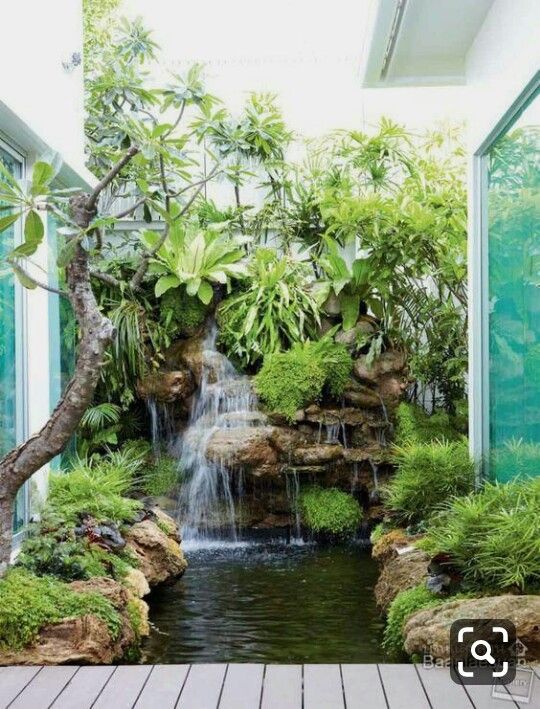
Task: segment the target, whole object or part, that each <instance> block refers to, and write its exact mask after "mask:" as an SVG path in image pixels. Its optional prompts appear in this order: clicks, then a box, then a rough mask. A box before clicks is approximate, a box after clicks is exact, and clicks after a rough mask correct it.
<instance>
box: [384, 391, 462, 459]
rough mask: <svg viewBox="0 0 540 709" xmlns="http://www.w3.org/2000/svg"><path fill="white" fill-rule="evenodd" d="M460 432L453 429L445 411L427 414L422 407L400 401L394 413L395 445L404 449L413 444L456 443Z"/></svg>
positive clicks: (451, 419) (451, 421) (452, 421)
mask: <svg viewBox="0 0 540 709" xmlns="http://www.w3.org/2000/svg"><path fill="white" fill-rule="evenodd" d="M460 438H461V432H460V431H458V430H456V428H454V419H453V418H451V417H450V416H449V415H448V414H447V413H446V412H445V411H434V412H433V413H432V414H428V413H427V412H426V411H425V410H424V409H423V408H422V407H420V406H417V405H416V404H412V403H409V402H406V401H402V402H401V403H400V404H399V406H398V408H397V411H396V435H395V438H394V441H395V444H396V445H397V446H398V447H399V448H402V447H405V446H407V445H409V444H413V443H434V442H436V441H457V440H459V439H460Z"/></svg>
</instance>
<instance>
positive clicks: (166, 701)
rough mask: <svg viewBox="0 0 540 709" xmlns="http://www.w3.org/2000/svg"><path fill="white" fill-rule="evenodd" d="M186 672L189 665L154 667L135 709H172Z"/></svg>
mask: <svg viewBox="0 0 540 709" xmlns="http://www.w3.org/2000/svg"><path fill="white" fill-rule="evenodd" d="M188 671H189V665H156V666H155V667H154V669H153V670H152V673H151V674H150V677H149V678H148V681H147V682H146V684H145V685H144V689H143V691H142V692H141V695H140V697H139V699H138V700H137V704H135V709H155V708H156V707H159V709H174V707H175V706H176V702H177V700H178V697H179V696H180V692H181V691H182V687H183V686H184V682H185V681H186V677H187V674H188Z"/></svg>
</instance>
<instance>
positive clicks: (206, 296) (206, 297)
mask: <svg viewBox="0 0 540 709" xmlns="http://www.w3.org/2000/svg"><path fill="white" fill-rule="evenodd" d="M197 295H198V296H199V299H200V300H201V301H202V302H203V303H204V304H205V305H208V304H209V303H210V301H211V300H212V298H213V296H214V290H213V288H212V286H211V285H210V283H208V281H202V282H201V285H200V286H199V290H198V291H197Z"/></svg>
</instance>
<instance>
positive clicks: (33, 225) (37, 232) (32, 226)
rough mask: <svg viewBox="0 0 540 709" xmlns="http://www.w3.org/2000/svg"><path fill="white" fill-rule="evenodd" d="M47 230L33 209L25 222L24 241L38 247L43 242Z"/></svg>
mask: <svg viewBox="0 0 540 709" xmlns="http://www.w3.org/2000/svg"><path fill="white" fill-rule="evenodd" d="M44 234H45V228H44V226H43V221H42V219H41V217H40V216H39V214H38V213H37V212H36V210H35V209H31V210H30V211H29V212H28V214H27V215H26V219H25V220H24V239H25V241H26V242H27V243H29V244H35V245H36V246H38V245H39V244H40V243H41V242H42V241H43V236H44Z"/></svg>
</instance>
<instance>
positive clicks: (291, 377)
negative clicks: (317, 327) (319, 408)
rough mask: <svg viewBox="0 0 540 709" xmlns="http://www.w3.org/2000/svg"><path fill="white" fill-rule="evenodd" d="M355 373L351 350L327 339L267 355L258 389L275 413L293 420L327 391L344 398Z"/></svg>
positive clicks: (259, 378) (257, 385) (257, 377)
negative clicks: (343, 395) (344, 391)
mask: <svg viewBox="0 0 540 709" xmlns="http://www.w3.org/2000/svg"><path fill="white" fill-rule="evenodd" d="M351 370H352V359H351V356H350V354H349V353H348V351H347V348H346V347H345V346H344V345H341V344H338V343H334V342H332V340H331V339H327V338H323V340H320V341H318V342H305V343H302V344H297V345H295V346H294V347H292V349H290V350H289V351H288V352H278V353H275V354H271V355H267V356H266V357H265V358H264V363H263V366H262V369H261V371H260V372H259V374H258V375H257V376H256V378H255V388H256V390H257V393H258V395H259V396H260V397H261V399H262V400H263V401H264V403H265V404H266V405H267V406H268V407H269V408H270V409H272V411H275V412H277V413H279V414H282V415H283V416H285V417H286V418H287V419H289V421H292V419H293V418H294V414H295V412H296V411H297V410H298V409H301V408H303V407H305V406H307V405H308V404H311V403H313V402H314V401H317V400H318V399H320V397H321V395H322V393H323V390H324V389H326V390H327V391H328V393H329V394H330V396H334V397H338V396H341V394H342V393H343V390H344V388H345V385H346V383H347V381H348V379H349V376H350V373H351Z"/></svg>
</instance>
